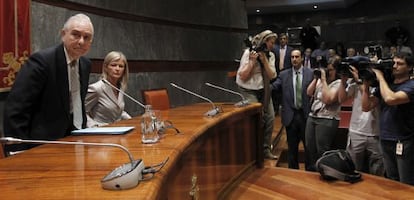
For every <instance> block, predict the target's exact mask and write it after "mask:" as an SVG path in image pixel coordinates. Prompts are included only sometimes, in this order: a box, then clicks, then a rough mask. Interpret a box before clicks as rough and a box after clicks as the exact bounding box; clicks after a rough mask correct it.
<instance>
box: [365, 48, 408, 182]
mask: <svg viewBox="0 0 414 200" xmlns="http://www.w3.org/2000/svg"><path fill="white" fill-rule="evenodd" d="M393 61H394V65H393V69H392V75H393V78H394V79H393V81H392V82H387V81H386V79H385V78H384V74H383V72H382V71H381V70H378V69H372V70H373V72H374V73H375V75H376V78H377V81H378V83H379V90H377V91H376V92H375V93H374V96H371V95H370V92H369V89H368V88H369V85H370V84H371V83H370V81H364V87H363V90H362V109H363V110H364V111H368V110H370V108H372V103H373V102H374V101H375V98H380V99H381V102H380V109H381V115H380V144H381V149H382V151H383V155H384V167H385V171H386V176H387V177H388V178H390V179H393V180H397V181H400V182H403V183H407V184H410V185H414V167H413V166H414V156H413V155H414V123H413V122H414V80H412V79H411V80H410V73H411V71H412V70H413V66H414V58H413V57H412V56H411V55H409V54H405V53H397V54H396V55H395V56H394V58H393Z"/></svg>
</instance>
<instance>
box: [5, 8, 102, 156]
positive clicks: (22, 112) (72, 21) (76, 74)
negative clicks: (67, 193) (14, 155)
mask: <svg viewBox="0 0 414 200" xmlns="http://www.w3.org/2000/svg"><path fill="white" fill-rule="evenodd" d="M93 33H94V30H93V25H92V22H91V21H90V19H89V17H88V16H86V15H84V14H77V15H74V16H72V17H70V18H69V19H68V20H67V21H66V23H65V24H64V26H63V29H62V30H61V40H62V43H61V44H59V45H57V46H54V47H51V48H48V49H45V50H41V51H39V52H36V53H34V54H33V55H31V56H30V58H29V60H28V61H27V62H26V63H25V64H24V65H23V66H22V68H21V70H20V71H19V73H18V75H17V77H16V81H15V82H14V85H13V87H12V89H11V91H10V93H9V96H8V98H7V100H6V103H5V109H4V133H5V136H11V137H18V138H22V139H42V140H56V139H58V138H62V137H65V136H67V135H69V134H70V132H71V131H72V130H74V129H81V128H84V127H85V126H86V114H85V107H84V100H85V96H86V92H87V88H88V82H89V73H90V68H91V61H90V60H89V59H87V58H84V57H83V56H84V55H85V54H86V53H87V52H88V51H89V49H90V46H91V43H92V39H93ZM32 146H33V145H27V144H19V145H8V146H6V150H7V151H18V150H24V149H27V148H30V147H32Z"/></svg>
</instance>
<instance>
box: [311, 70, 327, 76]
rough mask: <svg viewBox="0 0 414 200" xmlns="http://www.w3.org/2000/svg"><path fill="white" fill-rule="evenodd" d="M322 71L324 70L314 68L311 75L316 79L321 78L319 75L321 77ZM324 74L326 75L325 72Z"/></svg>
mask: <svg viewBox="0 0 414 200" xmlns="http://www.w3.org/2000/svg"><path fill="white" fill-rule="evenodd" d="M322 70H325V68H315V69H314V70H313V75H314V76H315V77H317V78H321V75H322V72H321V71H322ZM325 74H326V71H325Z"/></svg>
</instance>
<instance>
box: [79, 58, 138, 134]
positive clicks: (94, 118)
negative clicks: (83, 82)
mask: <svg viewBox="0 0 414 200" xmlns="http://www.w3.org/2000/svg"><path fill="white" fill-rule="evenodd" d="M128 73H129V71H128V62H127V60H126V57H125V55H124V54H123V53H121V52H118V51H112V52H109V53H108V54H107V55H106V56H105V59H104V62H103V66H102V76H101V80H99V81H97V82H95V83H93V84H90V85H89V87H88V94H87V95H86V99H85V110H86V115H87V118H88V122H87V126H88V127H96V126H104V125H107V124H111V123H114V122H116V121H119V120H122V119H130V118H131V116H130V115H129V114H128V113H127V112H125V111H124V107H125V102H124V96H123V94H122V93H119V91H118V90H116V89H114V88H112V87H111V86H110V85H108V84H107V83H105V82H103V81H102V79H104V80H106V81H107V82H109V83H110V84H112V86H114V87H117V88H118V89H119V90H122V91H125V90H126V88H127V82H128Z"/></svg>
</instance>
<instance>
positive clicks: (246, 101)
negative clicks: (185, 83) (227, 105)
mask: <svg viewBox="0 0 414 200" xmlns="http://www.w3.org/2000/svg"><path fill="white" fill-rule="evenodd" d="M206 85H207V86H210V87H213V88H216V89H220V90H223V91H226V92H230V93H233V94H237V95H239V96H240V97H241V98H242V100H241V101H239V102H237V103H235V104H234V105H235V106H237V107H243V106H246V105H249V104H250V103H249V100H247V99H246V98H244V96H243V95H242V94H240V93H238V92H235V91H233V90H229V89H226V88H223V87H220V86H217V85H213V84H211V83H206Z"/></svg>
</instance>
